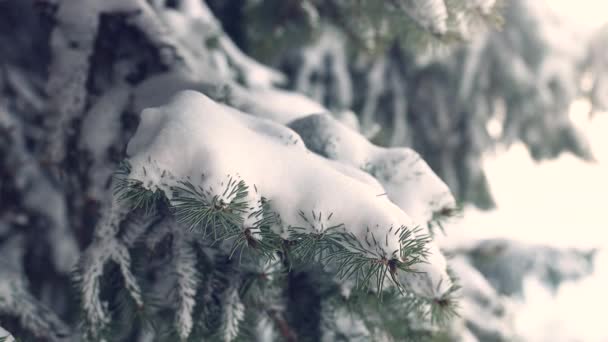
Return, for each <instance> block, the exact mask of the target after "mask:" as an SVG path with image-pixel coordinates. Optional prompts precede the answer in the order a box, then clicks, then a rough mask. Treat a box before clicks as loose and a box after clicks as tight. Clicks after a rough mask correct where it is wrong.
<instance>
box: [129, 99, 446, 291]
mask: <svg viewBox="0 0 608 342" xmlns="http://www.w3.org/2000/svg"><path fill="white" fill-rule="evenodd" d="M289 132H292V131H291V130H289V129H288V128H282V129H279V128H278V126H276V124H273V123H270V122H267V121H265V120H260V119H257V118H255V117H252V116H249V115H247V114H245V113H242V112H240V111H238V110H236V109H234V108H231V107H228V106H226V105H222V104H219V103H216V102H214V101H212V100H211V99H209V98H208V97H206V96H204V95H202V94H200V93H197V92H194V91H184V92H180V93H179V94H177V95H176V96H175V98H174V99H173V100H172V101H171V102H169V103H168V104H167V105H165V106H162V107H157V108H149V109H146V110H144V111H143V113H142V115H141V123H140V126H139V128H138V130H137V132H136V134H135V136H134V137H133V138H132V140H131V141H130V143H129V145H128V148H127V154H128V156H129V159H128V160H129V162H130V164H131V166H132V168H131V173H130V175H129V177H130V178H133V179H137V180H139V181H141V182H142V183H143V185H144V186H145V187H147V188H148V189H150V190H157V189H159V190H162V191H163V192H164V193H165V195H166V196H167V198H168V199H169V200H170V201H171V200H172V196H173V195H172V191H171V189H172V188H173V187H174V186H176V185H178V183H177V182H178V181H179V180H188V181H190V182H191V183H192V184H193V185H195V186H197V187H201V188H204V189H211V191H213V192H218V191H219V193H218V195H221V192H222V191H223V187H222V185H223V184H225V182H226V180H227V179H228V177H235V178H238V179H240V180H243V181H244V182H245V183H246V184H247V185H248V186H249V187H251V188H255V189H256V192H255V194H253V191H249V194H248V200H249V201H250V203H253V201H257V200H258V198H257V196H263V197H265V198H266V199H268V200H269V207H270V210H271V211H273V212H275V213H277V214H278V215H279V217H280V224H277V225H276V226H275V227H274V229H275V231H276V232H277V233H279V234H286V228H288V227H309V229H311V231H317V232H318V231H323V230H324V229H325V227H330V226H334V225H336V224H343V226H342V227H343V228H342V229H344V230H345V231H348V232H350V233H353V234H354V235H355V236H356V237H357V238H358V239H359V240H360V241H365V240H366V237H367V238H369V237H370V235H373V236H374V237H375V238H376V240H377V241H381V243H376V244H375V245H373V246H372V247H370V251H369V253H370V256H373V257H386V258H392V257H393V255H394V253H395V252H397V254H398V252H399V248H400V243H399V241H398V238H397V236H395V234H393V233H391V229H396V228H398V227H401V226H405V227H410V228H413V227H414V221H412V219H411V218H410V216H408V215H407V214H406V213H405V212H404V211H403V210H401V209H400V208H399V207H398V206H397V205H395V204H393V203H392V202H391V201H390V200H389V198H387V196H382V193H378V190H379V187H378V184H376V183H375V182H373V181H371V180H370V178H369V177H362V176H361V173H360V172H358V171H353V170H352V168H347V167H344V166H337V165H338V164H336V163H331V162H328V161H327V160H326V159H324V158H322V157H321V156H318V155H316V154H314V153H311V152H309V151H308V150H306V149H304V148H303V146H302V145H301V144H300V143H298V141H300V139H299V137H297V134H295V133H293V136H294V140H289V139H285V134H283V133H289ZM277 133H280V134H277ZM352 134H353V135H357V133H355V132H354V131H353V132H352ZM351 143H353V145H351ZM346 146H348V147H349V148H353V150H352V151H351V152H352V154H355V155H356V154H357V153H358V151H356V147H357V146H358V147H359V148H360V149H361V152H362V153H363V155H361V156H360V157H361V160H366V158H365V155H366V154H367V153H365V152H366V150H368V149H369V146H366V145H365V144H364V143H363V142H362V141H359V140H358V139H352V141H348V144H338V145H337V146H336V148H338V149H339V148H347V147H346ZM366 147H367V149H366ZM349 164H350V163H349ZM380 164H382V163H380ZM389 164H390V165H392V164H391V163H390V162H389ZM351 165H352V164H351ZM398 176H399V177H401V176H400V175H398ZM387 184H390V182H389V181H387ZM213 189H215V190H213ZM214 195H215V193H214ZM227 200H229V199H227ZM301 212H302V213H305V215H308V213H311V215H313V216H318V220H316V222H317V224H315V226H314V227H310V223H309V222H308V221H307V219H306V217H303V216H302V215H301V214H300V213H301ZM429 249H430V253H429V254H430V256H431V257H430V258H429V262H428V263H420V264H417V265H415V266H414V269H415V270H417V271H420V272H421V273H420V274H416V275H412V276H409V274H408V275H406V278H405V279H404V280H405V281H407V282H408V284H410V286H411V287H412V289H413V290H414V291H415V292H416V293H418V294H420V295H424V296H427V297H433V298H434V297H437V296H441V295H442V294H443V293H445V291H446V290H447V288H449V286H450V281H449V277H448V276H447V274H446V272H445V259H444V258H443V256H441V254H440V252H439V251H438V249H437V248H436V246H434V245H431V246H430V247H429ZM401 273H405V272H401Z"/></svg>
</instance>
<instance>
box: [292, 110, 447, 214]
mask: <svg viewBox="0 0 608 342" xmlns="http://www.w3.org/2000/svg"><path fill="white" fill-rule="evenodd" d="M289 126H290V127H291V128H292V129H294V130H295V131H296V132H298V133H299V134H300V136H301V137H302V139H303V140H304V143H305V144H306V146H307V147H308V148H309V149H310V150H312V151H313V152H316V153H318V154H320V155H322V156H324V157H327V158H329V159H332V160H338V161H341V162H343V163H346V164H350V165H352V166H354V167H356V168H358V169H361V170H364V171H366V172H368V173H369V174H371V175H372V176H374V177H375V178H376V179H377V180H378V181H379V182H380V184H381V185H382V186H383V187H384V189H386V193H387V195H388V198H389V199H390V200H391V201H393V202H394V203H395V204H397V205H398V206H399V207H400V208H401V209H402V210H403V211H405V212H406V213H408V215H409V216H410V217H411V218H412V219H414V221H416V223H417V224H421V225H426V224H427V223H428V222H429V221H431V220H432V218H433V214H434V213H436V212H439V211H441V210H442V209H445V208H454V207H455V206H456V201H455V199H454V197H453V196H452V194H451V193H450V190H449V188H448V186H447V185H446V184H445V183H444V182H443V181H442V180H441V179H440V178H439V177H438V176H437V175H436V174H435V173H434V172H433V171H432V170H431V168H430V167H429V166H428V164H427V163H426V162H425V161H424V160H423V159H422V158H421V157H420V155H418V153H416V152H415V151H414V150H412V149H409V148H383V147H379V146H375V145H373V144H372V143H370V142H369V141H368V140H367V139H365V138H364V137H363V136H361V135H360V134H358V133H357V132H355V131H353V130H351V129H349V128H348V127H346V126H344V125H342V124H341V123H340V122H338V121H337V120H335V119H334V118H332V117H331V116H330V115H326V114H315V115H310V116H307V117H305V118H302V119H299V120H296V121H293V122H292V123H290V124H289Z"/></svg>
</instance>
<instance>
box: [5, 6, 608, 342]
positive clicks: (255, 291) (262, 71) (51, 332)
mask: <svg viewBox="0 0 608 342" xmlns="http://www.w3.org/2000/svg"><path fill="white" fill-rule="evenodd" d="M535 4H536V2H533V1H523V0H518V1H513V4H511V5H509V6H505V7H504V11H502V12H504V14H503V16H504V18H505V19H506V24H505V25H504V28H503V29H502V30H500V31H496V27H497V25H498V24H499V22H500V19H499V18H501V15H500V14H498V13H500V12H501V11H500V10H501V8H502V4H501V3H500V2H495V1H488V0H477V1H463V0H445V1H444V0H415V1H414V0H394V1H376V0H357V1H343V0H324V1H317V0H298V1H296V0H257V1H254V0H246V1H223V0H215V1H212V0H210V1H203V0H177V1H164V0H149V1H146V0H9V1H0V179H1V180H2V182H0V196H1V197H0V200H1V205H0V256H1V258H0V326H1V327H3V328H0V338H4V335H5V334H4V328H7V329H8V330H9V331H10V332H11V333H13V334H14V336H16V337H20V338H23V339H26V340H27V339H35V340H44V341H79V340H93V341H165V340H166V341H176V340H181V341H186V340H191V341H199V340H205V341H206V340H222V341H238V340H245V341H251V340H259V341H275V340H285V341H296V340H297V341H309V340H310V341H318V340H323V341H335V340H347V341H351V340H353V341H365V340H370V339H373V340H380V341H383V340H386V341H401V340H416V339H422V340H427V339H437V340H441V339H442V338H444V337H445V338H447V337H448V336H449V337H450V338H453V339H454V338H456V337H454V336H461V337H458V338H464V337H462V336H465V337H466V336H469V337H472V336H473V335H475V336H478V337H479V336H483V335H479V334H478V331H476V330H474V329H469V327H470V326H471V325H470V322H474V320H473V319H468V318H467V317H464V320H458V319H455V318H454V317H455V314H456V313H457V306H458V303H459V300H458V297H459V296H466V299H465V300H464V302H465V303H473V304H471V305H472V306H470V307H475V306H474V305H477V304H478V302H476V301H474V300H471V299H470V298H472V297H471V296H469V295H467V293H473V292H474V293H475V295H477V294H478V292H479V291H482V292H483V294H484V295H485V296H486V297H484V298H489V299H488V300H487V301H486V302H487V303H491V305H494V306H495V307H500V305H501V304H500V303H499V302H498V301H497V300H496V297H497V294H496V291H495V290H494V288H493V287H492V286H491V285H489V284H490V283H489V282H488V281H487V280H486V279H485V278H484V275H482V273H484V272H483V270H482V271H481V273H480V272H479V271H477V270H476V269H475V268H474V267H472V266H471V265H472V264H474V262H473V261H470V260H468V259H466V258H464V257H462V258H460V259H458V260H459V261H458V263H456V266H457V267H455V271H456V273H457V274H459V276H461V277H462V275H463V274H465V275H470V276H471V277H472V279H474V280H473V281H469V283H470V284H472V285H471V287H470V288H469V292H467V290H466V289H465V290H464V291H460V290H459V286H458V282H457V281H456V279H455V277H454V273H453V272H452V271H451V270H450V269H449V264H450V262H449V261H446V258H445V256H444V254H443V252H442V251H441V250H440V248H439V246H438V245H437V243H436V242H435V241H434V239H433V237H434V236H435V235H436V234H438V233H439V232H440V231H441V230H442V227H443V225H444V224H446V223H447V222H448V221H449V219H450V218H451V217H452V216H454V215H455V214H457V212H458V206H459V202H462V201H471V202H474V203H476V204H478V205H480V206H488V205H489V204H490V203H491V197H490V196H489V193H488V192H487V189H486V184H485V178H484V176H483V172H482V171H481V168H480V165H479V159H480V155H481V153H482V152H483V151H484V149H486V148H488V147H490V146H491V145H492V144H493V143H494V142H496V141H500V142H507V143H511V142H513V141H516V140H522V141H524V142H525V143H527V144H528V146H530V149H531V151H532V152H533V154H534V155H535V156H536V157H538V158H542V157H546V156H547V157H551V156H554V155H556V154H557V153H558V152H560V151H561V150H564V149H566V150H571V151H574V152H575V153H577V154H579V155H581V156H583V157H586V158H590V157H591V156H590V154H589V153H588V151H587V150H586V149H585V145H584V143H583V142H582V141H581V140H580V139H579V138H578V136H577V135H576V132H575V131H574V129H573V128H572V126H570V125H569V123H568V120H567V116H565V113H566V111H565V110H566V109H565V106H566V105H567V103H568V101H569V99H572V98H573V97H574V96H578V95H580V93H581V92H582V91H583V90H584V91H586V94H588V95H589V96H590V97H591V98H592V99H593V103H594V105H595V106H598V107H601V106H603V105H604V104H605V103H606V102H607V101H606V100H605V98H604V97H603V95H605V94H603V93H602V91H603V89H604V88H605V87H604V86H603V84H604V83H605V81H603V78H602V71H604V70H607V68H606V66H605V65H604V64H605V58H603V57H602V54H601V52H600V50H601V47H602V46H603V44H604V40H603V38H605V35H601V34H599V35H598V36H596V37H595V38H594V39H590V40H589V41H588V43H587V41H584V42H582V43H581V44H580V50H576V51H559V48H558V46H557V45H556V44H554V43H553V42H552V41H551V39H553V36H554V33H551V34H549V33H547V32H545V31H543V30H545V29H546V30H550V29H555V26H552V19H551V20H549V19H547V17H546V12H545V11H544V9H542V8H541V7H539V6H538V5H535ZM568 32H569V31H568ZM561 37H562V38H563V35H562V36H561ZM530 46H533V47H535V48H538V50H531V49H530V48H529V47H530ZM244 51H246V52H247V53H245V52H244ZM250 56H256V58H257V59H254V58H252V57H250ZM258 60H262V61H264V62H265V63H267V64H262V62H259V61H258ZM268 65H272V66H268ZM591 70H593V75H594V78H593V79H592V80H591V81H590V82H591V84H592V86H591V87H589V88H588V89H587V88H585V89H586V90H585V89H583V88H584V87H583V88H581V86H579V83H580V80H581V79H582V78H583V76H584V75H587V74H586V73H588V72H589V71H591ZM491 120H499V124H500V127H502V130H501V133H500V134H499V135H497V136H490V135H488V133H487V132H486V126H487V124H488V122H489V121H491ZM495 140H496V141H495ZM546 140H549V141H546ZM412 148H413V149H412ZM414 149H415V150H416V151H418V152H416V151H415V150H414ZM442 179H443V180H445V182H444V181H443V180H442ZM446 183H447V184H446ZM450 189H452V191H453V192H454V193H455V194H456V195H457V196H456V198H454V196H453V195H452V192H451V191H450ZM471 253H473V252H472V251H471V252H469V254H471ZM476 266H478V265H476ZM459 270H460V271H459ZM484 274H485V273H484ZM475 279H480V280H479V281H477V280H475ZM465 283H466V282H465ZM492 285H494V284H492ZM473 297H474V296H473ZM475 298H477V297H475ZM497 319H499V318H497ZM463 322H464V323H463ZM458 324H466V325H467V327H458ZM497 324H499V323H497ZM469 330H471V331H472V332H471V331H469ZM6 335H8V334H6ZM7 338H8V339H10V338H12V337H7ZM472 338H475V337H472ZM480 338H481V337H480Z"/></svg>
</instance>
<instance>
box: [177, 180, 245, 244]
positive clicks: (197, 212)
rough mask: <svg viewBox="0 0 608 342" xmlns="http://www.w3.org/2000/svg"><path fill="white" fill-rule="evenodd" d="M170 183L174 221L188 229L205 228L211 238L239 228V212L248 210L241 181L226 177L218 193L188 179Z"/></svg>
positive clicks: (241, 214)
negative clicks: (209, 231)
mask: <svg viewBox="0 0 608 342" xmlns="http://www.w3.org/2000/svg"><path fill="white" fill-rule="evenodd" d="M178 184H179V185H177V186H175V187H173V199H172V203H173V210H174V214H175V216H176V218H177V221H178V222H179V223H181V224H184V225H185V226H187V227H188V228H190V229H200V230H201V231H202V233H203V236H204V237H206V236H207V230H208V229H210V230H211V234H212V235H213V237H214V238H215V239H217V238H218V237H221V236H222V234H226V233H230V232H232V231H235V230H236V231H240V227H241V225H242V223H243V216H244V214H245V213H246V212H247V210H248V203H247V201H246V197H247V194H248V191H247V190H248V187H247V185H245V182H244V181H242V180H240V181H237V180H236V179H235V178H232V177H230V178H229V179H228V181H227V183H226V184H225V185H224V184H222V186H224V190H223V192H222V193H221V194H217V193H214V191H213V188H211V187H210V188H208V189H204V188H202V187H200V186H199V187H197V186H195V185H194V184H192V183H191V182H189V181H180V182H179V183H178Z"/></svg>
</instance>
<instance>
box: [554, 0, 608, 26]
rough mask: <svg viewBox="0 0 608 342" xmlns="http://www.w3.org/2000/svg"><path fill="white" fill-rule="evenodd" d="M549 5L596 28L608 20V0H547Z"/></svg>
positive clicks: (579, 21)
mask: <svg viewBox="0 0 608 342" xmlns="http://www.w3.org/2000/svg"><path fill="white" fill-rule="evenodd" d="M545 2H546V3H547V4H548V5H549V7H551V8H553V9H554V10H555V11H556V12H558V13H560V14H562V15H563V16H565V17H569V18H571V19H572V20H573V21H574V22H577V23H579V24H581V25H583V26H587V27H589V28H596V27H599V26H601V25H602V24H604V23H606V22H607V21H608V1H606V0H545Z"/></svg>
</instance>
